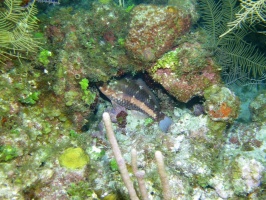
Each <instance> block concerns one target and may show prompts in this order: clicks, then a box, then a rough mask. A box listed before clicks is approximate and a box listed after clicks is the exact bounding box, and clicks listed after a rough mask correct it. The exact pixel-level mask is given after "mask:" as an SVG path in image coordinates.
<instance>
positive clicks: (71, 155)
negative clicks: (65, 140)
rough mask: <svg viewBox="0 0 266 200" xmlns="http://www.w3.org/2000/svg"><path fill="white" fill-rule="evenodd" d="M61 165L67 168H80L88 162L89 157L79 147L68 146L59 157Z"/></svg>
mask: <svg viewBox="0 0 266 200" xmlns="http://www.w3.org/2000/svg"><path fill="white" fill-rule="evenodd" d="M59 162H60V165H61V166H62V167H65V168H68V169H80V168H83V167H84V166H85V165H87V164H88V163H89V157H88V155H86V154H85V152H84V151H83V149H81V148H80V147H77V148H73V147H70V148H68V149H66V150H65V151H64V152H63V154H62V155H61V156H60V157H59Z"/></svg>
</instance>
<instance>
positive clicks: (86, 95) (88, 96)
mask: <svg viewBox="0 0 266 200" xmlns="http://www.w3.org/2000/svg"><path fill="white" fill-rule="evenodd" d="M79 84H80V87H81V90H82V91H83V95H82V100H83V101H84V102H85V103H86V104H88V105H91V104H92V103H93V102H94V100H95V97H96V94H95V93H92V92H91V91H89V90H88V89H87V88H88V87H89V80H88V79H86V78H83V79H82V80H81V81H80V82H79Z"/></svg>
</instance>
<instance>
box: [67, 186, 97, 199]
mask: <svg viewBox="0 0 266 200" xmlns="http://www.w3.org/2000/svg"><path fill="white" fill-rule="evenodd" d="M67 193H68V195H69V196H70V197H71V199H75V200H79V199H80V200H81V199H87V198H88V197H92V196H93V195H94V196H95V193H94V191H93V190H92V189H90V184H89V183H88V182H85V181H81V182H78V183H71V184H70V185H69V187H68V189H67Z"/></svg>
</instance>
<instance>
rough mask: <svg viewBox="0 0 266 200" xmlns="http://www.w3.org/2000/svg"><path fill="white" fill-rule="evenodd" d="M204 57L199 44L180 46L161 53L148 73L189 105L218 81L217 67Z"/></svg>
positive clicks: (204, 53)
mask: <svg viewBox="0 0 266 200" xmlns="http://www.w3.org/2000/svg"><path fill="white" fill-rule="evenodd" d="M205 55H206V52H205V51H204V50H203V49H202V47H201V45H200V44H199V43H194V44H192V43H183V44H181V45H179V46H178V47H177V48H175V49H174V50H172V51H170V52H168V53H166V54H164V55H163V56H162V58H160V59H158V61H157V62H156V63H155V64H154V65H153V66H152V67H151V68H150V69H149V70H148V72H149V74H150V76H151V77H152V78H153V80H155V81H157V82H158V83H160V84H161V85H162V86H163V87H164V88H165V89H166V90H167V91H168V92H169V93H170V94H171V95H173V96H174V97H175V98H176V99H178V100H179V101H182V102H188V101H189V100H190V99H191V98H192V97H194V96H202V95H203V91H204V89H206V88H207V87H209V86H211V85H213V84H216V83H219V82H220V75H219V70H218V68H217V66H216V65H215V64H214V63H213V61H212V60H211V58H206V56H205Z"/></svg>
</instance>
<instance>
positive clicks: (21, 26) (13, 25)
mask: <svg viewBox="0 0 266 200" xmlns="http://www.w3.org/2000/svg"><path fill="white" fill-rule="evenodd" d="M34 3H35V0H33V3H32V4H29V5H28V6H26V7H23V6H22V5H21V0H4V3H3V4H2V3H0V62H2V63H3V60H4V59H8V58H9V57H11V56H15V57H25V55H24V56H23V54H25V53H27V52H35V51H36V49H38V48H39V46H40V42H38V41H37V40H36V39H34V37H33V32H34V31H35V30H36V29H37V27H38V24H37V23H38V19H37V18H36V14H37V9H36V7H35V5H34Z"/></svg>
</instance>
